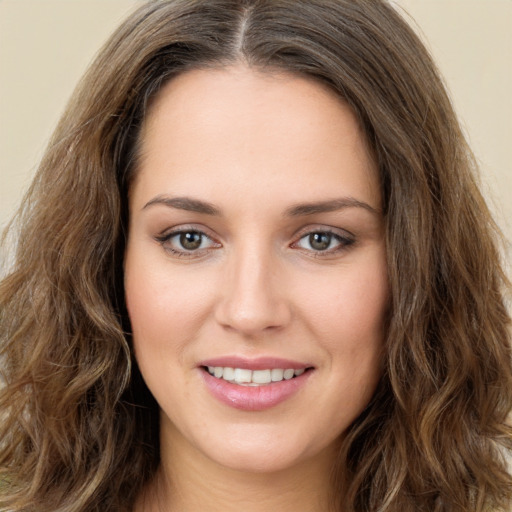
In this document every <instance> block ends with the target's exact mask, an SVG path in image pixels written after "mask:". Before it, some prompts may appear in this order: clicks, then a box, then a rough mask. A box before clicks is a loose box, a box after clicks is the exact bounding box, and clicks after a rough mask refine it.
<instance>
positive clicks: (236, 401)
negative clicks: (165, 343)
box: [199, 357, 313, 411]
mask: <svg viewBox="0 0 512 512" xmlns="http://www.w3.org/2000/svg"><path fill="white" fill-rule="evenodd" d="M205 366H222V367H230V368H243V369H247V370H263V369H273V368H283V369H286V368H293V369H295V370H298V369H303V368H304V369H305V368H310V367H311V365H308V364H304V363H299V362H297V361H290V360H285V359H276V358H268V357H264V358H258V359H251V360H248V359H243V358H240V357H222V358H217V359H209V360H207V361H203V362H202V363H201V365H200V368H199V370H200V373H201V376H202V378H203V381H204V383H205V385H206V387H207V389H208V391H209V392H210V393H211V394H212V395H213V396H214V397H215V398H216V399H217V400H219V401H220V402H222V403H223V404H226V405H228V406H230V407H233V408H235V409H240V410H243V411H263V410H265V409H270V408H271V407H275V406H276V405H278V404H280V403H282V402H284V401H285V400H287V399H288V398H290V397H292V396H293V395H294V394H295V393H297V392H298V391H299V390H300V389H302V388H303V387H304V386H305V385H306V383H307V382H308V380H309V377H310V376H311V374H312V373H313V372H312V370H309V371H306V372H304V373H303V374H302V375H299V376H297V377H294V378H293V379H289V380H282V381H279V382H272V383H270V384H265V385H262V386H241V385H238V384H233V383H231V382H227V381H225V380H224V379H218V378H216V377H214V376H213V375H210V374H209V373H208V371H206V369H205V368H203V367H205Z"/></svg>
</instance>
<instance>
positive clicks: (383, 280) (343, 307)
mask: <svg viewBox="0 0 512 512" xmlns="http://www.w3.org/2000/svg"><path fill="white" fill-rule="evenodd" d="M306 290H307V293H304V289H303V291H302V292H299V293H303V295H304V296H303V299H302V301H301V302H302V304H303V305H304V306H303V311H304V317H306V318H308V321H309V322H310V324H311V325H312V328H314V330H315V331H316V332H317V333H320V336H319V339H322V340H324V342H325V343H327V344H328V345H329V347H330V349H331V351H332V352H334V353H335V352H336V351H337V350H340V349H346V350H350V351H351V350H356V351H357V350H365V348H366V349H373V348H374V346H375V345H376V344H378V345H381V344H382V342H383V339H384V335H385V319H386V313H387V309H388V305H389V285H388V280H387V269H386V264H385V260H384V259H383V258H382V259H381V258H379V259H377V260H376V261H370V262H368V264H367V265H364V264H362V265H360V266H359V268H352V269H350V270H348V269H347V272H344V271H341V272H337V273H336V274H333V275H332V276H326V277H324V278H323V280H322V281H320V282H319V281H318V280H316V282H315V283H310V286H307V288H306Z"/></svg>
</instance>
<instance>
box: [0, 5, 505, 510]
mask: <svg viewBox="0 0 512 512" xmlns="http://www.w3.org/2000/svg"><path fill="white" fill-rule="evenodd" d="M240 61H243V62H245V63H246V64H247V65H248V66H253V67H257V68H260V69H263V70H265V69H275V68H278V69H284V70H288V71H290V72H293V73H299V74H302V75H307V76H310V77H314V78H315V79H316V80H319V81H321V82H322V83H324V84H327V85H328V86H329V87H330V88H331V89H332V90H333V91H335V92H336V93H337V94H339V95H340V96H341V97H342V98H344V99H345V101H347V102H348V104H349V105H350V106H351V107H352V109H353V111H354V112H355V113H356V115H357V117H358V119H359V122H360V124H361V126H362V127H363V129H364V132H365V134H366V137H367V141H368V145H369V147H370V149H371V151H372V153H373V155H374V157H375V159H376V161H377V163H378V166H379V172H380V180H381V186H382V193H383V199H384V205H385V221H386V233H387V250H388V262H389V279H390V285H391V290H392V299H391V301H392V303H391V305H390V309H391V315H390V320H389V326H388V336H387V347H386V348H387V350H386V354H387V355H386V364H385V372H384V375H383V377H382V381H381V383H380V385H379V387H378V390H377V392H376V395H375V396H374V398H373V399H372V401H371V403H370V404H369V405H368V407H367V408H366V410H365V411H364V413H363V414H362V415H361V416H360V417H359V418H358V419H357V420H356V421H355V422H354V424H353V425H352V426H351V427H350V429H349V432H348V434H347V437H346V439H345V441H344V443H343V445H342V447H341V449H340V454H339V464H338V467H336V468H333V489H334V492H333V496H334V502H335V503H336V505H335V508H336V509H338V510H341V508H342V507H341V505H340V503H341V501H340V500H341V499H342V500H343V511H344V512H351V511H352V512H363V511H379V512H398V511H400V512H413V511H414V512H418V511H429V512H431V511H438V512H441V511H460V512H463V511H464V512H468V511H475V512H476V511H478V512H484V511H490V510H493V511H499V510H507V509H508V506H509V505H510V499H511V496H512V479H511V476H510V474H509V473H508V472H507V467H506V461H505V454H506V453H507V452H508V451H509V450H510V449H512V432H511V429H510V427H509V426H508V424H507V415H508V413H509V411H510V409H512V369H511V349H510V332H509V331H508V326H509V317H508V315H507V311H506V308H505V306H504V292H505V286H506V285H507V281H506V278H505V276H504V273H503V271H502V267H501V265H500V255H499V250H498V245H497V240H498V230H497V228H496V226H495V224H494V223H493V221H492V219H491V217H490V214H489V212H488V209H487V207H486V205H485V203H484V201H483V199H482V197H481V195H480V193H479V191H478V188H477V186H476V184H475V177H474V176H475V163H474V159H473V157H472V155H471V152H470V150H469V148H468V146H467V144H466V142H465V140H464V137H463V135H462V133H461V130H460V127H459V124H458V122H457V120H456V118H455V115H454V112H453V109H452V106H451V104H450V101H449V99H448V97H447V94H446V92H445V89H444V87H443V84H442V82H441V80H440V78H439V75H438V72H437V71H436V68H435V66H434V64H433V63H432V60H431V58H430V56H429V55H428V53H427V52H426V50H425V48H424V47H423V45H422V44H421V43H420V42H419V40H418V38H417V37H416V36H415V34H414V33H413V31H412V30H411V29H410V28H409V27H408V26H407V24H406V23H405V22H404V21H403V20H402V18H401V17H400V16H399V15H398V14H397V12H396V11H395V10H394V9H393V8H392V7H391V6H390V5H389V4H388V3H387V2H386V1H384V0H308V1H297V0H168V1H156V2H155V1H154V2H149V3H147V4H145V5H143V6H142V7H140V8H139V9H138V10H137V11H136V12H135V13H134V14H133V15H131V16H130V17H129V18H128V19H127V20H126V21H125V22H124V23H123V24H122V26H121V27H120V28H119V29H118V30H117V31H116V32H115V33H114V34H113V36H112V37H111V39H110V40H109V41H108V43H107V44H106V46H105V47H104V48H103V50H102V51H101V52H100V54H99V56H98V57H97V59H96V60H95V62H94V63H93V65H92V67H91V68H90V69H89V71H88V73H87V74H86V76H85V77H84V79H83V81H82V82H81V84H80V85H79V87H78V89H77V90H76V92H75V94H74V95H73V97H72V99H71V102H70V103H69V105H68V108H67V110H66V112H65V114H64V116H63V117H62V119H61V121H60V123H59V125H58V127H57V129H56V131H55V133H54V136H53V138H52V140H51V142H50V144H49V147H48V149H47V151H46V154H45V156H44V158H43V160H42V162H41V165H40V167H39V170H38V173H37V176H36V178H35V180H34V182H33V184H32V186H31V188H30V190H29V192H28V194H27V196H26V198H25V200H24V202H23V205H22V207H21V209H20V213H19V216H18V225H19V231H18V235H17V240H18V242H17V247H16V254H15V261H14V264H13V265H12V268H11V269H10V271H9V273H8V275H7V276H6V277H5V279H4V280H3V281H2V283H1V285H0V325H1V331H0V337H1V338H0V343H1V344H0V354H1V358H2V359H1V375H2V380H3V388H2V390H1V394H0V410H1V421H0V475H1V478H2V479H3V482H2V483H0V506H1V507H2V509H9V510H13V511H21V510H23V511H38V512H41V511H43V510H44V511H49V510H52V511H64V510H65V511H67V512H79V511H87V512H91V511H98V512H99V511H105V510H116V511H123V510H126V511H128V510H131V508H132V506H133V503H134V500H135V498H136V496H137V495H138V494H139V493H140V491H141V489H142V487H143V486H144V485H145V483H147V481H148V480H149V479H150V478H151V476H152V475H153V474H154V472H155V469H156V467H157V466H158V463H159V446H158V407H157V405H156V403H155V402H154V400H153V399H152V397H151V395H150V394H149V392H148V391H147V389H146V388H145V386H144V383H143V382H142V379H141V377H140V375H139V373H138V370H137V366H136V364H135V362H134V360H133V356H132V350H131V340H130V335H129V320H128V318H127V315H126V311H125V306H124V292H123V281H122V265H123V253H124V243H125V229H126V221H127V209H126V197H127V193H128V188H129V185H130V181H131V177H132V174H133V173H134V172H136V169H137V150H138V146H137V141H138V134H139V130H140V127H141V125H142V123H143V121H144V117H145V114H146V112H147V109H148V106H149V105H150V103H151V100H152V99H153V98H154V97H155V95H156V94H157V93H158V91H159V89H160V88H161V87H162V85H163V84H164V83H165V82H166V81H168V80H170V79H172V77H173V76H175V75H176V74H178V73H181V72H184V71H186V70H187V69H192V68H199V67H207V66H216V67H219V66H224V65H228V64H230V63H234V62H240ZM340 406H341V405H340Z"/></svg>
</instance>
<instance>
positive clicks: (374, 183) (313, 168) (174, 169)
mask: <svg viewBox="0 0 512 512" xmlns="http://www.w3.org/2000/svg"><path fill="white" fill-rule="evenodd" d="M176 197H180V198H183V197H187V198H193V199H195V200H200V201H203V202H206V203H208V204H210V205H213V206H214V208H215V209H216V210H218V212H216V214H215V215H212V214H211V213H212V212H210V213H208V212H197V211H189V210H185V209H183V204H181V205H176V204H174V205H170V204H169V202H168V199H169V198H176ZM340 199H341V201H339V200H340ZM333 200H334V201H338V202H336V203H335V204H334V206H333V203H330V207H331V209H330V210H331V211H323V210H322V209H321V208H320V209H319V210H320V211H312V210H311V209H309V210H308V209H305V208H302V209H297V208H296V206H297V205H303V204H308V205H309V204H310V203H319V202H322V203H325V202H329V201H333ZM166 201H167V204H166ZM189 206H190V204H188V206H187V207H189ZM381 206H382V205H381V194H380V190H379V183H378V178H377V171H376V168H375V165H374V163H373V161H372V159H371V158H370V156H369V154H368V151H367V149H366V145H365V141H364V137H363V135H362V133H361V131H360V129H359V127H358V124H357V121H356V119H355V117H354V115H353V113H352V111H351V110H350V108H349V107H348V106H347V105H346V104H345V103H344V102H343V101H342V100H341V99H340V98H338V97H337V96H336V95H335V94H334V93H332V92H331V91H330V90H328V89H327V88H325V87H324V86H323V85H320V84H319V83H317V82H315V81H313V80H310V79H307V78H303V77H298V76H295V75H291V74H287V73H273V74H270V73H269V72H261V71H255V70H253V69H249V68H247V67H245V66H244V65H242V64H240V65H237V66H233V67H230V68H224V69H217V70H212V69H209V70H195V71H189V72H186V73H184V74H182V75H180V76H178V77H177V78H175V79H173V80H172V81H171V82H170V83H168V84H167V85H166V86H165V87H164V89H163V90H162V91H161V92H160V93H159V96H158V98H157V100H156V102H155V103H154V104H153V106H152V108H151V111H150V113H149V114H148V117H147V120H146V123H145V126H144V129H143V133H142V152H141V160H140V167H139V171H138V175H137V177H136V180H135V182H134V184H133V186H132V189H131V191H130V224H129V237H128V245H127V250H126V258H125V286H126V301H127V306H128V311H129V315H130V319H131V324H132V329H133V340H134V347H135V354H136V358H137V361H138V364H139V366H140V369H141V372H142V374H143V376H144V379H145V381H146V383H147V385H148V387H149V389H150V390H151V392H152V393H153V395H154V396H155V398H156V400H157V401H158V403H159V405H160V408H161V445H162V448H161V450H162V453H161V456H162V464H161V468H160V471H159V473H158V476H157V478H156V479H155V481H154V482H153V484H152V486H150V487H149V488H148V489H147V490H146V492H145V494H144V496H143V497H141V500H140V502H139V504H138V510H179V511H189V510H190V511H192V510H200V509H201V506H204V503H208V508H209V510H219V511H220V510H222V511H223V512H225V511H231V510H233V511H234V510H237V511H238V510H245V511H256V510H258V511H260V510H280V511H287V510H293V511H294V512H295V511H297V510H301V511H309V510H311V511H313V510H314V511H321V510H328V494H329V471H330V468H331V467H332V463H333V460H334V458H335V453H336V447H337V443H338V442H339V440H340V438H342V435H343V432H344V431H345V430H346V429H347V427H348V426H349V425H350V424H351V423H352V422H353V421H354V419H355V418H356V417H357V416H358V415H359V414H360V413H361V412H362V411H363V409H364V408H365V406H366V405H367V404H368V402H369V400H370V398H371V396H372V394H373V393H374V391H375V387H376V386H377V383H378V380H379V377H380V374H381V365H382V348H383V343H384V324H385V317H386V311H387V307H388V302H389V289H388V281H387V270H386V251H385V242H384V228H383V219H382V214H381V213H380V212H381ZM294 207H295V210H296V211H295V215H290V209H292V208H294ZM334 207H336V208H335V209H333V208H334ZM327 209H329V208H327ZM317 210H318V209H317ZM324 210H325V208H324ZM176 231H178V232H179V231H181V232H187V231H188V232H190V231H196V232H201V233H204V235H201V236H202V238H201V245H200V247H199V249H196V250H189V251H186V250H185V249H184V248H183V245H180V235H179V234H178V235H176V234H175V233H176ZM325 232H327V235H321V234H322V233H325ZM329 232H333V233H334V235H329V234H328V233H329ZM311 233H317V234H320V236H324V237H325V236H327V237H329V236H330V241H329V246H328V249H327V250H318V246H317V245H314V246H313V245H312V243H311V238H310V236H309V235H310V234H311ZM171 235H173V236H171ZM165 237H167V239H166V240H165V241H164V240H163V238H165ZM324 240H325V238H324ZM173 251H174V252H173ZM175 251H178V252H175ZM226 355H237V356H242V357H246V358H256V357H260V356H272V357H280V358H287V359H293V360H296V361H304V362H308V363H309V364H310V365H312V366H313V367H314V369H313V370H312V371H311V374H310V375H309V378H308V379H307V382H306V384H304V385H303V386H302V387H301V388H300V390H299V391H298V392H297V393H295V394H294V395H292V396H291V397H290V398H288V399H287V400H285V401H284V402H282V403H280V404H278V405H276V406H275V407H271V408H269V409H266V410H263V411H244V410H238V409H235V408H233V407H230V406H228V405H226V404H224V403H221V402H219V401H218V400H217V399H216V398H214V397H213V396H212V395H211V393H210V392H209V391H208V390H207V389H206V387H205V384H204V380H203V378H202V375H201V372H202V371H203V370H202V369H201V368H198V364H199V362H200V361H202V360H205V359H207V358H213V357H221V356H226Z"/></svg>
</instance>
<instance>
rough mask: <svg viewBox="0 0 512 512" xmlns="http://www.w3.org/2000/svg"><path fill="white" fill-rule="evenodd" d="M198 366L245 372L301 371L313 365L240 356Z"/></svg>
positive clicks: (217, 358)
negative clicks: (238, 369) (242, 370)
mask: <svg viewBox="0 0 512 512" xmlns="http://www.w3.org/2000/svg"><path fill="white" fill-rule="evenodd" d="M198 366H222V367H224V368H225V367H228V368H242V369H244V370H272V369H275V368H282V369H283V370H286V369H287V368H293V369H294V370H301V369H306V368H310V367H312V366H313V365H312V364H308V363H301V362H299V361H292V360H291V359H281V358H278V357H258V358H255V359H248V358H244V357H239V356H224V357H216V358H213V359H207V360H205V361H201V362H200V363H199V365H198Z"/></svg>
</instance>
